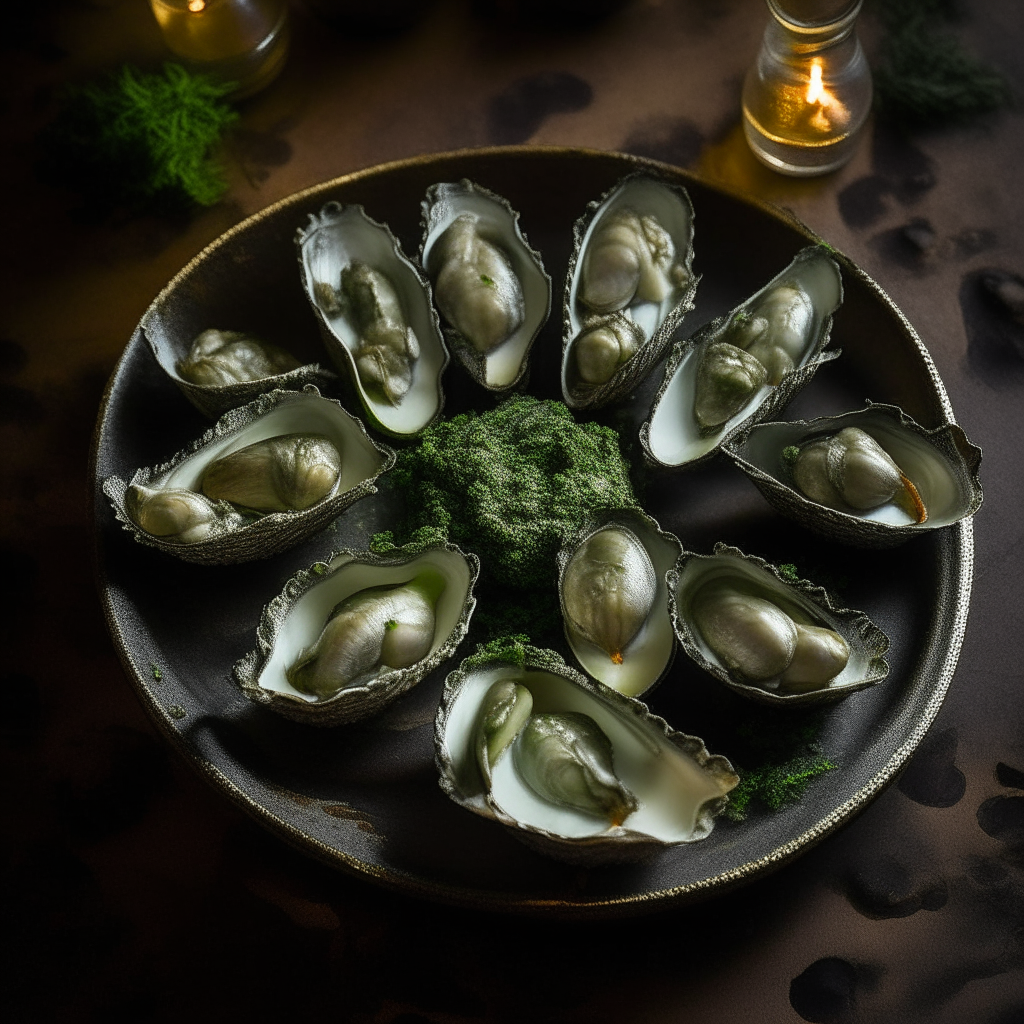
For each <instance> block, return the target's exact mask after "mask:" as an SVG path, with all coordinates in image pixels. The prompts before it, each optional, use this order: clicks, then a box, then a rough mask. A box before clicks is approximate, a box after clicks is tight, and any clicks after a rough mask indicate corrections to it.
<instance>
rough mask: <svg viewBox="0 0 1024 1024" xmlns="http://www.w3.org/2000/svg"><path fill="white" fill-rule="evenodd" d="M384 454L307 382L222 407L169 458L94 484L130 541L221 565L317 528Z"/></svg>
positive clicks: (357, 494)
mask: <svg viewBox="0 0 1024 1024" xmlns="http://www.w3.org/2000/svg"><path fill="white" fill-rule="evenodd" d="M394 459H395V455H394V452H392V451H391V449H390V448H386V447H384V446H383V445H379V444H376V443H375V442H373V441H371V440H370V438H369V437H367V435H366V430H365V429H364V427H363V425H362V424H361V423H360V422H359V420H357V419H356V418H355V417H354V416H351V415H349V413H347V412H346V411H345V410H344V409H343V408H342V407H341V405H340V404H339V403H338V402H335V401H333V400H331V399H326V398H321V397H320V393H319V391H317V389H316V388H315V387H313V386H312V385H308V386H307V387H306V388H305V389H304V390H303V391H301V392H296V391H273V392H271V393H270V394H267V395H261V396H260V397H259V398H257V399H256V401H254V402H251V403H250V404H249V405H246V406H243V407H242V408H241V409H234V410H232V411H231V412H228V413H225V414H224V415H223V416H222V417H221V418H220V419H219V420H218V421H217V423H216V424H215V425H214V426H213V427H212V428H211V429H210V430H209V431H207V432H206V434H204V435H203V436H202V437H201V438H200V439H199V440H198V441H196V442H195V443H194V444H193V445H192V446H191V447H190V448H188V449H186V450H185V451H183V452H179V453H178V454H177V455H176V456H174V458H173V459H171V461H170V462H167V463H165V464H163V465H160V466H156V467H154V468H152V469H140V470H138V471H136V473H135V474H134V476H133V477H132V478H131V480H130V481H129V482H127V483H126V482H125V481H124V480H122V479H120V478H119V477H116V476H112V477H108V478H107V479H106V480H104V482H103V492H104V494H106V495H107V497H108V499H109V500H110V502H111V504H112V505H113V507H114V512H115V514H116V516H117V518H118V520H119V521H120V522H121V524H122V525H123V526H124V528H125V529H126V530H128V531H129V532H130V533H131V534H132V535H133V536H134V537H135V539H136V540H137V541H138V542H139V543H141V544H147V545H149V546H151V547H156V548H159V549H160V550H162V551H166V552H168V553H169V554H173V555H176V556H177V557H178V558H182V559H184V560H185V561H188V562H200V563H204V564H207V565H222V564H227V563H231V562H247V561H251V560H253V559H257V558H267V557H269V556H270V555H273V554H276V553H277V552H279V551H284V550H285V549H286V548H289V547H291V546H292V545H293V544H297V543H298V542H299V541H301V540H304V539H305V538H306V537H309V536H311V535H312V534H314V533H316V532H317V531H319V530H321V529H323V528H324V527H325V526H327V524H328V523H330V522H331V521H332V520H333V519H335V518H336V517H337V516H338V515H340V514H341V513H342V512H343V511H344V510H345V509H346V508H348V507H349V505H351V504H352V503H353V502H355V501H358V499H359V498H363V497H365V496H366V495H368V494H373V493H374V492H375V491H376V487H374V480H376V478H377V477H378V476H379V475H380V474H381V473H383V472H385V471H386V470H388V469H390V468H391V466H392V464H393V463H394ZM204 484H207V485H208V490H207V494H203V493H201V492H202V490H203V489H204ZM211 492H212V493H211ZM208 495H209V496H208ZM317 495H320V496H319V497H317ZM226 496H227V497H230V498H231V501H232V502H237V503H238V504H237V505H235V504H231V503H229V502H228V501H225V500H221V499H222V498H224V497H226ZM285 509H287V510H285ZM264 513H265V514H264Z"/></svg>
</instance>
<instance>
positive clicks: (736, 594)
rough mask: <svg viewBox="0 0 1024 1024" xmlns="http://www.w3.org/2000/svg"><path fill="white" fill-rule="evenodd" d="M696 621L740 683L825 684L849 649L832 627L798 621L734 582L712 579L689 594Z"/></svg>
mask: <svg viewBox="0 0 1024 1024" xmlns="http://www.w3.org/2000/svg"><path fill="white" fill-rule="evenodd" d="M693 618H694V623H695V624H696V626H697V628H698V629H699V630H700V632H701V635H702V636H703V637H704V639H705V641H707V644H708V646H709V647H710V648H711V649H712V650H713V651H714V652H715V654H717V655H718V657H719V659H720V660H721V661H722V664H724V665H725V666H726V668H727V669H728V670H729V672H731V673H732V674H733V676H734V677H735V678H736V679H738V680H739V681H740V682H753V683H766V682H768V681H777V683H778V686H779V688H780V689H781V690H783V691H796V692H805V691H807V690H816V689H819V688H821V687H823V686H827V685H828V684H829V683H830V682H831V681H832V680H833V679H835V677H836V676H838V675H839V673H840V672H842V671H843V669H844V668H846V663H847V662H848V661H849V660H850V648H849V645H848V644H847V643H846V641H845V640H844V639H843V638H842V637H841V636H840V635H839V634H838V633H836V632H835V631H834V630H831V629H826V628H824V627H821V626H809V625H802V624H798V623H796V622H794V621H793V619H792V618H790V616H789V615H787V614H786V612H784V611H783V610H782V609H781V608H780V607H779V606H778V605H777V604H775V603H774V602H772V601H770V600H768V599H766V598H764V597H761V596H758V595H757V594H756V593H751V592H749V590H745V589H744V588H741V587H740V586H737V584H736V582H735V581H726V580H721V579H719V580H714V581H712V582H710V583H707V584H705V585H704V586H703V587H701V588H700V590H698V591H697V593H696V594H695V595H694V598H693Z"/></svg>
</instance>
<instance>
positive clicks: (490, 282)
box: [480, 274, 494, 288]
mask: <svg viewBox="0 0 1024 1024" xmlns="http://www.w3.org/2000/svg"><path fill="white" fill-rule="evenodd" d="M480 280H481V281H482V282H483V283H484V284H485V285H487V287H488V288H493V287H494V278H493V277H488V276H487V275H486V274H481V275H480Z"/></svg>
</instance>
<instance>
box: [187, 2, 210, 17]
mask: <svg viewBox="0 0 1024 1024" xmlns="http://www.w3.org/2000/svg"><path fill="white" fill-rule="evenodd" d="M205 7H206V0H188V9H189V10H190V11H191V12H192V13H193V14H198V13H199V12H200V11H201V10H203V8H205Z"/></svg>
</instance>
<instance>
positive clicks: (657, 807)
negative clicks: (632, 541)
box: [434, 651, 739, 863]
mask: <svg viewBox="0 0 1024 1024" xmlns="http://www.w3.org/2000/svg"><path fill="white" fill-rule="evenodd" d="M502 681H508V682H510V683H511V684H512V685H513V687H523V688H525V689H526V690H527V691H528V692H529V694H530V696H531V697H532V712H533V714H532V715H531V716H529V717H528V719H527V721H534V720H535V719H536V718H537V716H558V717H559V718H560V719H562V720H563V721H564V720H565V719H566V718H569V719H570V721H571V720H572V719H571V718H570V716H572V717H575V716H580V717H586V718H588V719H590V720H591V721H592V722H593V723H594V724H595V725H596V727H597V728H598V729H599V730H600V732H601V733H602V734H603V735H604V736H605V737H606V738H607V741H608V743H609V745H610V749H611V757H610V760H611V770H612V772H613V776H612V778H613V779H614V782H610V781H609V780H607V779H606V780H605V781H606V783H608V785H609V788H611V789H615V788H616V784H617V785H618V786H621V787H622V789H623V790H624V791H625V793H626V794H628V796H623V795H621V794H620V796H619V798H617V799H613V800H612V801H611V803H614V804H616V806H615V807H614V808H612V810H611V811H610V812H609V813H608V814H606V815H605V814H595V813H593V812H592V811H589V812H588V811H586V810H581V809H580V808H579V806H578V805H577V806H565V805H563V804H560V803H556V802H555V801H554V800H552V799H551V798H550V796H542V795H540V794H539V793H538V792H537V791H536V790H535V789H534V788H533V787H532V786H531V785H530V784H529V783H527V782H526V781H525V780H524V779H523V777H522V772H521V769H520V768H517V766H516V760H517V755H516V747H517V745H518V744H520V743H521V741H522V733H521V732H520V735H519V737H517V738H516V740H515V741H514V742H512V743H510V744H508V743H507V744H506V749H505V751H504V753H503V754H499V756H498V758H497V760H496V761H495V762H494V763H493V764H490V765H489V773H490V778H489V782H488V781H486V777H485V773H484V772H482V771H481V768H480V764H479V762H478V759H477V753H476V751H477V747H478V737H479V735H480V732H481V729H482V727H483V725H484V722H483V720H482V719H483V718H484V713H485V711H486V708H487V704H486V703H485V702H487V698H488V695H489V694H490V693H491V692H492V688H493V687H494V686H495V684H497V683H500V682H502ZM545 731H548V732H550V731H551V730H545ZM586 731H587V732H590V731H591V730H590V727H589V726H588V727H587V730H586ZM434 741H435V751H436V760H437V767H438V772H439V773H440V785H441V788H442V789H443V790H444V791H445V793H447V794H448V796H449V797H450V798H451V799H452V800H454V801H455V802H456V803H457V804H459V805H460V806H462V807H465V808H466V809H467V810H470V811H473V812H474V813H476V814H479V815H482V816H483V817H485V818H490V819H492V820H494V821H497V822H500V823H501V824H502V825H504V826H505V827H506V828H508V829H509V830H510V831H511V832H512V834H513V835H515V836H516V837H517V838H519V839H521V840H522V841H523V842H525V843H527V844H528V845H530V846H532V847H534V848H535V849H536V850H538V851H539V852H541V853H544V854H546V855H548V856H552V857H556V858H558V859H561V860H568V861H573V862H577V863H604V862H613V861H632V860H642V859H644V858H646V857H650V856H652V855H654V854H656V853H658V852H660V851H663V850H666V849H670V848H671V847H674V846H677V845H679V844H682V843H691V842H695V841H697V840H699V839H704V838H706V837H707V836H708V835H709V834H710V833H711V830H712V828H713V826H714V817H715V815H717V814H718V813H719V812H720V811H721V810H722V809H723V808H724V807H725V805H726V803H727V802H728V800H727V794H728V792H729V791H730V790H731V789H732V788H733V787H734V786H735V785H736V783H737V782H738V781H739V780H738V778H737V776H736V775H735V774H734V772H733V770H732V765H731V764H730V763H729V762H728V761H727V760H726V759H725V758H724V757H719V756H712V755H711V754H709V753H708V751H707V748H706V747H705V746H704V743H703V741H702V740H699V739H697V738H696V737H694V736H687V735H685V734H683V733H680V732H676V731H675V730H673V729H671V728H670V727H669V726H668V724H667V723H666V722H665V721H664V720H663V719H661V718H658V717H656V716H655V715H652V714H651V713H650V711H649V710H648V709H647V707H646V706H645V705H644V704H642V703H640V701H637V700H633V699H631V698H629V697H625V696H623V695H622V694H620V693H616V692H615V691H614V690H610V689H609V688H608V687H606V686H602V685H601V684H600V683H595V682H592V681H591V680H588V679H586V678H585V677H584V676H582V675H581V674H580V673H579V672H576V671H575V670H574V669H571V668H569V667H568V666H567V665H566V664H565V663H564V662H563V661H562V659H561V658H560V657H559V656H558V655H557V654H555V653H554V652H552V651H528V652H527V657H526V659H525V663H524V664H523V665H513V664H509V663H506V662H488V663H485V664H482V665H474V660H473V659H467V661H464V662H463V663H462V665H460V667H459V668H458V669H457V670H456V671H455V672H452V673H451V674H450V675H449V676H448V678H447V680H446V681H445V687H444V693H443V695H442V697H441V704H440V707H439V708H438V712H437V719H436V722H435V727H434ZM596 743H597V744H598V745H600V744H601V741H600V740H596ZM560 746H561V744H560ZM588 746H589V747H590V749H591V751H592V750H593V743H592V742H588ZM563 756H564V755H563ZM518 759H519V761H520V763H522V754H521V753H520V755H519V758H518ZM602 763H603V764H604V767H605V768H607V767H608V766H607V759H606V758H605V759H602ZM541 787H542V788H543V783H541ZM607 791H608V790H607V789H605V792H607ZM630 798H632V800H635V801H636V809H635V810H631V811H629V813H627V814H625V816H624V818H623V820H622V821H621V822H620V823H618V824H613V818H614V817H616V816H617V815H616V814H614V813H612V812H614V811H616V810H628V808H629V807H630V805H631V799H630ZM567 803H572V801H571V800H570V801H567Z"/></svg>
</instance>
